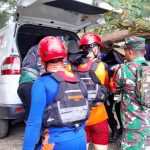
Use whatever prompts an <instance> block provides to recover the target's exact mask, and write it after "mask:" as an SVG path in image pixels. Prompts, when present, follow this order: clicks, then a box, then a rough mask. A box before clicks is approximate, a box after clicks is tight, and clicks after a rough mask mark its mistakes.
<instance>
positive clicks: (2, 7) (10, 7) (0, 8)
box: [0, 0, 17, 28]
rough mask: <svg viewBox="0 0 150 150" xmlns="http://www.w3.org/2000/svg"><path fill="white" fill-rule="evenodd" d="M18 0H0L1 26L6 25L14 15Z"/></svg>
mask: <svg viewBox="0 0 150 150" xmlns="http://www.w3.org/2000/svg"><path fill="white" fill-rule="evenodd" d="M16 5H17V0H0V28H2V27H4V26H5V25H6V24H7V22H8V20H9V19H10V17H11V16H13V14H14V11H15V8H16Z"/></svg>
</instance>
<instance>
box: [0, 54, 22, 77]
mask: <svg viewBox="0 0 150 150" xmlns="http://www.w3.org/2000/svg"><path fill="white" fill-rule="evenodd" d="M1 74H2V75H14V74H21V69H20V58H19V56H10V57H7V58H6V59H5V60H4V62H3V64H2V68H1Z"/></svg>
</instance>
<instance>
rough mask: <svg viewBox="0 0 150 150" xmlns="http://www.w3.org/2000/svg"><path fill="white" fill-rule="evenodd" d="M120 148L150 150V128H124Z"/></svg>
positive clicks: (124, 149)
mask: <svg viewBox="0 0 150 150" xmlns="http://www.w3.org/2000/svg"><path fill="white" fill-rule="evenodd" d="M121 150H150V128H145V129H140V130H124V131H123V134H122V139H121Z"/></svg>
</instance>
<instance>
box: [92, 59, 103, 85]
mask: <svg viewBox="0 0 150 150" xmlns="http://www.w3.org/2000/svg"><path fill="white" fill-rule="evenodd" d="M99 62H100V61H98V60H96V61H94V62H93V64H92V66H91V68H90V70H89V74H90V77H91V78H92V80H93V81H94V82H95V83H96V84H101V82H100V80H99V79H98V78H97V76H96V74H95V70H96V69H97V66H98V63H99Z"/></svg>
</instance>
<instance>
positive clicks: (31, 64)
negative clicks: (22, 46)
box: [17, 37, 44, 118]
mask: <svg viewBox="0 0 150 150" xmlns="http://www.w3.org/2000/svg"><path fill="white" fill-rule="evenodd" d="M42 38H43V37H39V38H38V39H37V40H36V44H35V45H34V46H32V47H31V48H30V49H29V51H28V53H27V54H26V56H25V58H24V59H23V62H22V68H21V70H22V72H21V76H20V79H19V86H18V90H17V93H18V96H19V97H20V99H21V101H22V103H23V106H24V109H25V112H26V118H27V117H28V115H29V111H30V105H31V88H32V85H33V82H34V81H35V80H36V79H37V78H38V77H39V76H40V73H41V72H44V69H42V68H43V67H42V65H41V61H40V58H39V56H38V43H39V41H40V40H41V39H42Z"/></svg>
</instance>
